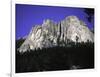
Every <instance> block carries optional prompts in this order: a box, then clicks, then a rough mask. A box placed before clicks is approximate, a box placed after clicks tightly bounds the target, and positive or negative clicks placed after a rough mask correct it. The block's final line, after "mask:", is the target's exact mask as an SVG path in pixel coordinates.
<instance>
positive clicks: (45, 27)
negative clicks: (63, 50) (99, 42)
mask: <svg viewBox="0 0 100 77" xmlns="http://www.w3.org/2000/svg"><path fill="white" fill-rule="evenodd" d="M68 40H70V41H72V42H80V43H81V42H88V41H90V42H94V34H93V33H92V32H91V31H90V30H89V28H88V27H87V25H86V24H85V23H84V22H83V21H81V20H79V19H78V18H77V17H76V16H68V17H66V18H65V19H64V20H62V21H61V22H59V23H55V22H53V21H52V20H49V19H47V20H44V21H43V24H42V25H36V26H35V27H33V28H32V30H31V32H30V33H29V35H28V36H27V38H26V40H25V42H24V43H23V44H22V46H21V47H20V48H19V51H20V52H25V51H27V50H34V49H38V48H40V49H42V48H48V47H54V46H66V44H67V42H68Z"/></svg>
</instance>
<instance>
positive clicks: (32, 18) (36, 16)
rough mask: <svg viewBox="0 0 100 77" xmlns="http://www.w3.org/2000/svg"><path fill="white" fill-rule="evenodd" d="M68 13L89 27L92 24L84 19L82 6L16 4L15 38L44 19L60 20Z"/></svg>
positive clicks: (84, 14)
mask: <svg viewBox="0 0 100 77" xmlns="http://www.w3.org/2000/svg"><path fill="white" fill-rule="evenodd" d="M69 15H75V16H77V17H78V18H79V19H81V20H83V21H84V22H85V23H86V24H87V25H88V27H89V28H90V29H91V28H93V26H94V24H93V23H94V21H93V22H92V23H90V22H88V20H87V19H86V13H84V8H73V7H58V6H43V5H41V6H40V5H26V4H16V38H17V39H18V38H19V37H24V36H26V35H28V34H29V32H30V30H31V28H32V27H33V26H35V25H38V24H42V23H43V20H44V19H51V20H53V21H54V22H60V21H61V20H63V19H65V18H66V17H67V16H69Z"/></svg>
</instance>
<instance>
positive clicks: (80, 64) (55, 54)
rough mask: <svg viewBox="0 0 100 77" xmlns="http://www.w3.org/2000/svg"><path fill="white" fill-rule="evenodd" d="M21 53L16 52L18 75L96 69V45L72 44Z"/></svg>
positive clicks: (88, 43)
mask: <svg viewBox="0 0 100 77" xmlns="http://www.w3.org/2000/svg"><path fill="white" fill-rule="evenodd" d="M69 45H71V46H65V47H61V46H57V47H52V48H43V49H42V50H41V49H38V50H34V51H33V50H30V51H27V52H25V53H19V51H17V50H16V60H15V61H16V63H15V64H16V70H15V71H16V73H21V72H39V71H56V70H70V69H89V68H94V43H91V42H87V43H73V42H72V43H71V44H69Z"/></svg>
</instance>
